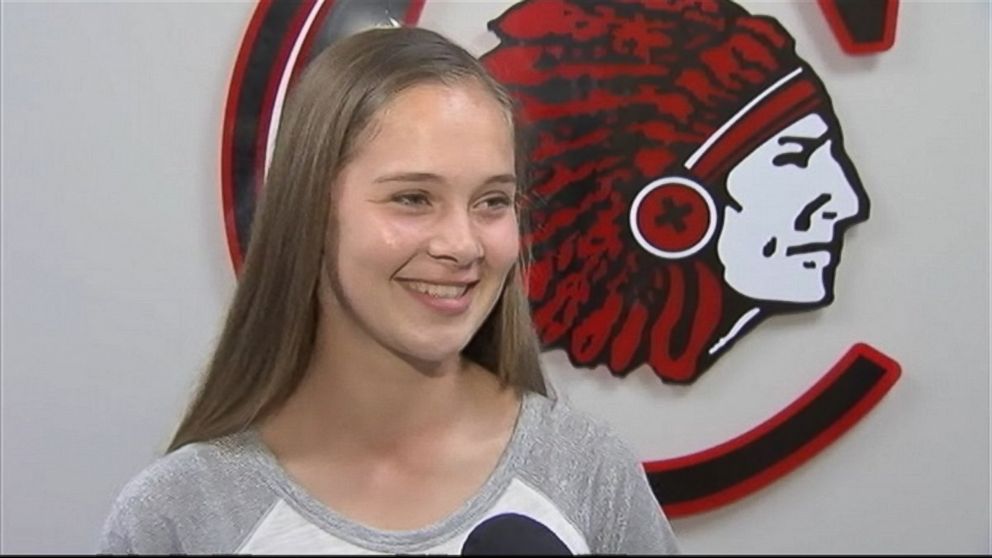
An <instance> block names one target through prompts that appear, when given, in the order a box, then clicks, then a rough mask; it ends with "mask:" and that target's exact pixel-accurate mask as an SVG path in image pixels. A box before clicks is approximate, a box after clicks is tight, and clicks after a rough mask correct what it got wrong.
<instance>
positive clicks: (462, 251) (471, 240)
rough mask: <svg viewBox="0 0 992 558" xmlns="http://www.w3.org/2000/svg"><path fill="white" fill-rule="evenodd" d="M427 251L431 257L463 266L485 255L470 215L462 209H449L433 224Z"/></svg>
mask: <svg viewBox="0 0 992 558" xmlns="http://www.w3.org/2000/svg"><path fill="white" fill-rule="evenodd" d="M427 253H428V255H430V256H431V257H432V258H435V259H438V260H446V261H449V262H451V263H453V264H456V265H459V266H465V265H468V264H471V263H473V262H475V261H478V260H480V259H482V257H483V256H484V255H485V251H484V249H483V245H482V242H481V240H480V238H479V232H478V230H476V226H475V224H474V223H473V222H472V216H471V215H470V214H469V212H468V211H467V210H464V209H450V210H448V211H445V212H444V213H443V214H442V215H440V216H439V218H438V220H437V221H436V223H435V225H434V230H433V231H432V234H431V237H430V241H429V242H428V245H427Z"/></svg>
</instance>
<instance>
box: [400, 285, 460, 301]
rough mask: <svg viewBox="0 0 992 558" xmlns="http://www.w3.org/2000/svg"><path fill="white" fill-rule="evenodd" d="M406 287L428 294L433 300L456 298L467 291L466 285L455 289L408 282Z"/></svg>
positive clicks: (451, 286)
mask: <svg viewBox="0 0 992 558" xmlns="http://www.w3.org/2000/svg"><path fill="white" fill-rule="evenodd" d="M407 285H408V286H409V287H410V288H411V289H413V290H415V291H417V292H420V293H424V294H428V295H431V296H433V297H435V298H458V297H460V296H462V295H463V294H465V291H467V290H468V286H467V285H465V286H461V287H456V286H453V285H435V284H434V283H424V282H421V281H408V282H407Z"/></svg>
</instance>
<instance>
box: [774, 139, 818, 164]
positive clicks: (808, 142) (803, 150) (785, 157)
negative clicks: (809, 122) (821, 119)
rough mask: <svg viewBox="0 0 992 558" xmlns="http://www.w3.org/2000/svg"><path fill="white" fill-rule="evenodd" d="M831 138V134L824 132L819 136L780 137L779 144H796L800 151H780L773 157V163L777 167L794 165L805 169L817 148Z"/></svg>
mask: <svg viewBox="0 0 992 558" xmlns="http://www.w3.org/2000/svg"><path fill="white" fill-rule="evenodd" d="M829 138H830V135H829V134H823V135H822V136H820V137H818V138H804V137H795V136H786V137H782V138H779V140H778V144H779V145H786V144H789V143H792V144H796V145H798V146H799V151H790V152H788V153H780V154H778V155H776V156H775V157H774V158H773V159H772V164H773V165H775V166H776V167H784V166H785V165H793V166H796V167H799V168H801V169H804V168H806V167H807V166H809V160H810V158H811V157H813V154H814V153H816V150H817V149H819V148H820V146H821V145H823V144H824V143H826V142H827V140H828V139H829Z"/></svg>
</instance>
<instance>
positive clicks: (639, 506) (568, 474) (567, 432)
mask: <svg viewBox="0 0 992 558" xmlns="http://www.w3.org/2000/svg"><path fill="white" fill-rule="evenodd" d="M531 397H535V396H531ZM537 397H539V399H537V400H535V401H534V402H532V405H533V406H535V407H536V409H535V414H536V415H537V416H536V417H535V418H537V419H538V420H537V421H533V422H532V424H533V426H532V430H533V432H532V435H533V439H532V440H531V441H530V442H531V443H530V447H529V451H528V458H527V464H526V465H525V466H524V467H523V468H522V470H521V471H520V474H521V476H522V477H524V480H527V481H528V483H529V484H531V485H532V486H534V487H535V488H537V489H538V490H540V491H541V492H543V493H544V494H546V495H547V496H548V498H550V499H552V500H553V501H555V502H556V504H557V505H558V506H559V507H561V508H562V509H563V510H565V511H566V513H568V515H569V516H570V517H572V519H573V521H574V522H575V524H576V525H577V526H578V527H579V528H580V529H581V530H582V531H583V532H584V533H585V534H586V536H587V538H588V539H589V543H590V548H591V549H592V551H593V552H594V553H609V554H613V553H621V554H639V553H644V552H646V553H650V554H668V553H673V552H675V553H677V552H678V547H677V543H676V541H675V537H674V534H673V533H672V530H671V526H670V525H669V524H668V521H667V519H666V518H665V516H664V513H663V512H662V510H661V506H660V504H659V503H658V501H657V499H656V498H655V496H654V494H653V493H652V491H651V487H650V485H649V483H648V480H647V477H646V474H645V471H644V467H643V465H642V464H641V462H640V460H639V459H638V457H637V456H636V454H635V453H634V452H633V450H631V448H630V447H629V446H628V444H627V443H626V442H625V441H624V440H623V438H622V437H621V436H619V434H618V433H617V432H616V431H615V430H614V429H613V428H612V426H610V425H609V424H608V423H606V422H605V421H604V420H602V419H599V418H597V417H594V416H592V415H591V414H589V413H587V412H585V411H582V410H580V409H577V408H575V407H573V406H572V405H570V404H569V403H568V402H567V401H565V400H563V399H556V400H551V399H547V398H544V397H540V396H537Z"/></svg>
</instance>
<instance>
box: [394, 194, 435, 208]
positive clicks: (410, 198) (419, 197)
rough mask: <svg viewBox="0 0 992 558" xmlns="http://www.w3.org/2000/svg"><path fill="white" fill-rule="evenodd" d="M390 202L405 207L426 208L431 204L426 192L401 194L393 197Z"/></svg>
mask: <svg viewBox="0 0 992 558" xmlns="http://www.w3.org/2000/svg"><path fill="white" fill-rule="evenodd" d="M390 201H392V202H394V203H398V204H399V205H402V206H406V207H426V206H428V205H430V203H431V200H430V197H428V196H427V193H426V192H403V193H401V194H396V195H394V196H393V197H392V198H391V200H390Z"/></svg>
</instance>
